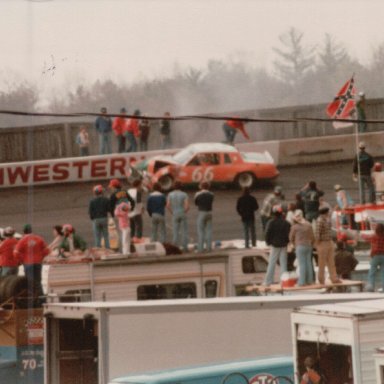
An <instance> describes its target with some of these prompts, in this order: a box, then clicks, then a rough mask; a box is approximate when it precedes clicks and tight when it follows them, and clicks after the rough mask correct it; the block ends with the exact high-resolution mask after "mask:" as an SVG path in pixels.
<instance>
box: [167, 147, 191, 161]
mask: <svg viewBox="0 0 384 384" xmlns="http://www.w3.org/2000/svg"><path fill="white" fill-rule="evenodd" d="M192 155H193V152H192V151H191V150H190V149H189V148H184V149H182V150H181V151H180V152H177V153H176V154H175V155H173V157H172V158H173V160H174V161H175V162H176V163H179V164H185V163H186V162H187V161H188V160H189V159H190V158H191V157H192Z"/></svg>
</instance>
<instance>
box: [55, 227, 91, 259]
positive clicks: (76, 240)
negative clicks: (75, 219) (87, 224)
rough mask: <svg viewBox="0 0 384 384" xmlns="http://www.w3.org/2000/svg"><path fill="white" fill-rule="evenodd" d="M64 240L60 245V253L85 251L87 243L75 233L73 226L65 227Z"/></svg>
mask: <svg viewBox="0 0 384 384" xmlns="http://www.w3.org/2000/svg"><path fill="white" fill-rule="evenodd" d="M63 234H64V238H63V241H62V242H61V244H60V253H61V254H62V253H63V252H71V253H72V252H74V251H75V250H80V251H83V252H84V251H85V250H86V249H87V243H86V242H85V240H84V239H83V238H82V237H80V236H79V235H78V234H77V233H75V228H73V226H72V225H71V224H64V225H63Z"/></svg>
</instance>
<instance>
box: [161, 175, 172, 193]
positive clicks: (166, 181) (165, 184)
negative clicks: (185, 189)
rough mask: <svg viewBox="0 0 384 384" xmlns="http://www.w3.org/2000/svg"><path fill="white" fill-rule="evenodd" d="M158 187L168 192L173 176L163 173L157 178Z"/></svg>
mask: <svg viewBox="0 0 384 384" xmlns="http://www.w3.org/2000/svg"><path fill="white" fill-rule="evenodd" d="M159 184H160V187H161V189H162V190H163V191H165V192H168V191H170V190H171V188H172V186H173V178H172V176H169V175H164V176H162V177H160V179H159Z"/></svg>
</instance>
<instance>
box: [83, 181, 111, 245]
mask: <svg viewBox="0 0 384 384" xmlns="http://www.w3.org/2000/svg"><path fill="white" fill-rule="evenodd" d="M93 195H94V197H93V198H92V199H91V200H90V202H89V206H88V214H89V217H90V219H91V220H92V228H93V237H94V242H95V247H97V248H101V239H104V246H105V248H107V249H109V248H110V245H109V234H108V213H110V211H111V207H110V200H109V199H108V197H106V196H104V189H103V186H102V185H96V186H95V187H93Z"/></svg>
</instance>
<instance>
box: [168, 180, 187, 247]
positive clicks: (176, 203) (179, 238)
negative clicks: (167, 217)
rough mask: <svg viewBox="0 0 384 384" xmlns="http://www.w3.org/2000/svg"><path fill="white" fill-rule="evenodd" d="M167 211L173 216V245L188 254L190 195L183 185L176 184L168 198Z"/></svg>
mask: <svg viewBox="0 0 384 384" xmlns="http://www.w3.org/2000/svg"><path fill="white" fill-rule="evenodd" d="M167 209H168V210H169V212H170V213H171V215H172V231H173V244H174V245H177V246H179V247H182V248H183V250H184V252H188V221H187V212H188V211H189V200H188V195H187V194H186V193H185V192H184V191H183V190H182V184H181V183H180V182H179V181H176V182H175V185H174V187H173V191H172V192H170V193H169V194H168V197H167Z"/></svg>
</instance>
